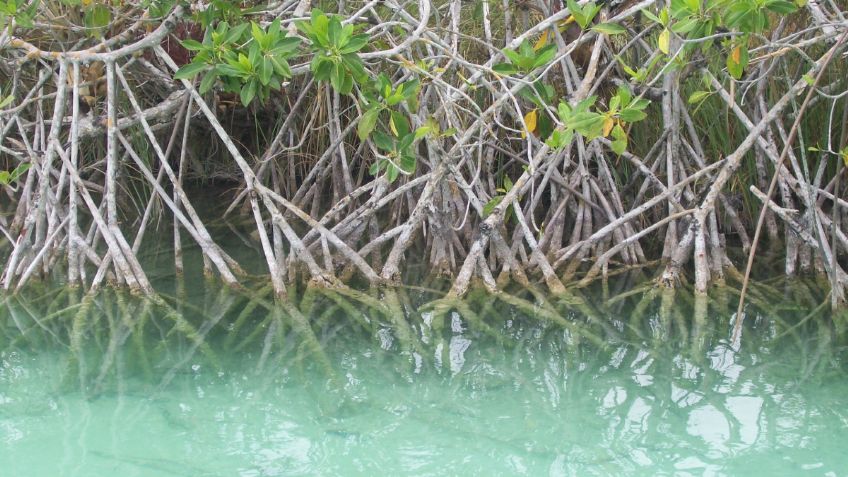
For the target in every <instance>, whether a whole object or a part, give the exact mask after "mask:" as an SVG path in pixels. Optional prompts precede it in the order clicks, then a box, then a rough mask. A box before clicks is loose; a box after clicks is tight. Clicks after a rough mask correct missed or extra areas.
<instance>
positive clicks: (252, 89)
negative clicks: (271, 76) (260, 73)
mask: <svg viewBox="0 0 848 477" xmlns="http://www.w3.org/2000/svg"><path fill="white" fill-rule="evenodd" d="M256 90H257V84H256V80H251V81H250V82H248V83H247V85H245V86H243V87H242V89H241V92H239V98H240V99H241V104H242V105H243V106H247V105H249V104H250V102H251V101H253V98H255V97H256Z"/></svg>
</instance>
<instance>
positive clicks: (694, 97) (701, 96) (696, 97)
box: [687, 91, 712, 104]
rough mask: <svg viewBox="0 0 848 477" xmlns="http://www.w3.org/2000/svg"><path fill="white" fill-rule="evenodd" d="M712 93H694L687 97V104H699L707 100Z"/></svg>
mask: <svg viewBox="0 0 848 477" xmlns="http://www.w3.org/2000/svg"><path fill="white" fill-rule="evenodd" d="M711 94H712V93H711V92H709V91H695V92H694V93H692V94H690V95H689V99H688V100H687V102H688V103H689V104H695V103H700V102H701V101H703V100H705V99H707V97H709V96H710V95H711Z"/></svg>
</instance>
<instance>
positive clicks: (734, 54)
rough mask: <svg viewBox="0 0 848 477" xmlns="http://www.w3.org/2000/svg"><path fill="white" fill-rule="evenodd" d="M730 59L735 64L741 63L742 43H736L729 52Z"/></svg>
mask: <svg viewBox="0 0 848 477" xmlns="http://www.w3.org/2000/svg"><path fill="white" fill-rule="evenodd" d="M730 59H731V60H733V62H734V63H736V64H737V65H738V64H740V63H742V45H737V46H736V48H734V49H733V51H731V52H730Z"/></svg>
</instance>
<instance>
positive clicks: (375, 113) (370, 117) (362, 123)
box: [356, 108, 380, 141]
mask: <svg viewBox="0 0 848 477" xmlns="http://www.w3.org/2000/svg"><path fill="white" fill-rule="evenodd" d="M379 117H380V108H373V109H369V110H368V111H365V113H364V114H363V115H362V118H361V119H360V120H359V125H357V127H356V133H357V135H358V136H359V139H360V140H361V141H364V140H365V139H367V138H368V136H370V135H371V132H372V131H374V128H375V127H376V126H377V119H378V118H379Z"/></svg>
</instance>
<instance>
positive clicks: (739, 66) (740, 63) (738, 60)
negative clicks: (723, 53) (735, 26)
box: [727, 43, 748, 80]
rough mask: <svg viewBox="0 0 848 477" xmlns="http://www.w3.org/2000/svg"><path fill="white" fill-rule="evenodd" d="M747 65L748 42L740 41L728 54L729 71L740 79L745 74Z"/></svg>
mask: <svg viewBox="0 0 848 477" xmlns="http://www.w3.org/2000/svg"><path fill="white" fill-rule="evenodd" d="M746 66H748V47H747V44H744V43H740V44H738V45H736V46H735V47H733V48H732V49H731V50H730V53H729V54H728V55H727V72H728V73H730V76H732V77H733V78H734V79H737V80H738V79H741V78H742V75H743V74H745V67H746Z"/></svg>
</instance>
